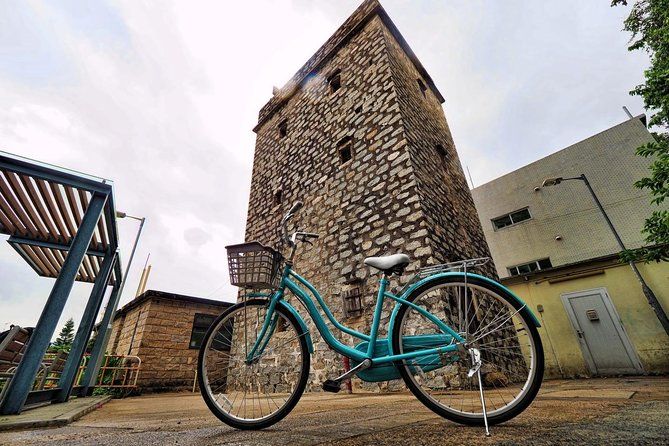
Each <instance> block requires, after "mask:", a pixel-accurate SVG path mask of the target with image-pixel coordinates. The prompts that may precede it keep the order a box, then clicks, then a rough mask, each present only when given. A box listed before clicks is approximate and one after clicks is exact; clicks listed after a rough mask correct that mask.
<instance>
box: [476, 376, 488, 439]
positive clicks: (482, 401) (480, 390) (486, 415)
mask: <svg viewBox="0 0 669 446" xmlns="http://www.w3.org/2000/svg"><path fill="white" fill-rule="evenodd" d="M476 373H477V375H478V376H477V377H478V380H479V394H480V395H481V406H482V408H483V422H484V423H485V436H486V437H489V436H490V429H489V428H488V412H487V411H486V408H485V398H484V397H483V382H482V380H481V368H480V367H479V369H478V370H477V371H476Z"/></svg>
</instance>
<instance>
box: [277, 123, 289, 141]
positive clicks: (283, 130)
mask: <svg viewBox="0 0 669 446" xmlns="http://www.w3.org/2000/svg"><path fill="white" fill-rule="evenodd" d="M277 128H278V129H279V138H284V137H285V136H286V135H287V134H288V120H287V119H284V120H283V121H281V122H280V123H279V125H278V126H277Z"/></svg>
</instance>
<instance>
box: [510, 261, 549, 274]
mask: <svg viewBox="0 0 669 446" xmlns="http://www.w3.org/2000/svg"><path fill="white" fill-rule="evenodd" d="M552 267H553V265H552V264H551V259H540V260H534V261H532V262H529V263H523V264H522V265H516V266H512V267H511V268H507V269H508V270H509V274H510V275H512V276H519V275H521V274H529V273H532V272H534V271H540V270H542V269H548V268H552Z"/></svg>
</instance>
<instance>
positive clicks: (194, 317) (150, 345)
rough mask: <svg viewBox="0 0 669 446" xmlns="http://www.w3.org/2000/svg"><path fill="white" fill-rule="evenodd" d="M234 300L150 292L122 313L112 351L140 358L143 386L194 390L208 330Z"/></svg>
mask: <svg viewBox="0 0 669 446" xmlns="http://www.w3.org/2000/svg"><path fill="white" fill-rule="evenodd" d="M231 305H232V304H231V303H227V302H221V301H217V300H211V299H202V298H199V297H191V296H184V295H181V294H174V293H166V292H163V291H154V290H149V291H146V292H145V293H143V294H141V295H140V296H138V297H136V298H135V299H133V300H132V301H131V302H129V303H128V304H126V305H125V306H123V308H121V309H120V310H118V311H117V312H116V316H115V318H114V324H113V326H112V334H111V338H110V344H109V353H111V354H117V355H131V356H137V357H139V358H140V359H141V361H142V365H141V369H140V373H139V379H138V380H137V385H138V386H139V387H140V389H142V390H152V391H159V390H179V389H190V388H192V387H193V383H194V380H195V371H196V365H197V355H198V349H199V347H200V343H201V342H202V338H203V337H204V334H205V333H206V331H207V329H208V328H209V326H210V325H211V323H212V322H213V321H214V319H215V318H216V317H217V316H218V315H220V314H221V313H222V312H223V311H224V310H225V309H226V308H228V307H229V306H231Z"/></svg>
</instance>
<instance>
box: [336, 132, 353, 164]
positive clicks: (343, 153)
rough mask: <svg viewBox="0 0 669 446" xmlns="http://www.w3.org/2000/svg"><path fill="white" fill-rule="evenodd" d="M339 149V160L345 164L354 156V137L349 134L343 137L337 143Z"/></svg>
mask: <svg viewBox="0 0 669 446" xmlns="http://www.w3.org/2000/svg"><path fill="white" fill-rule="evenodd" d="M337 151H338V152H339V161H340V162H341V164H344V163H345V162H347V161H350V160H351V159H352V158H353V138H351V137H350V136H347V137H345V138H342V139H341V140H340V141H339V142H338V143H337Z"/></svg>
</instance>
